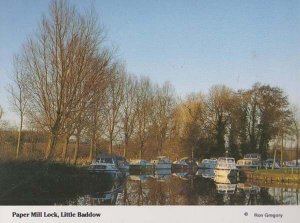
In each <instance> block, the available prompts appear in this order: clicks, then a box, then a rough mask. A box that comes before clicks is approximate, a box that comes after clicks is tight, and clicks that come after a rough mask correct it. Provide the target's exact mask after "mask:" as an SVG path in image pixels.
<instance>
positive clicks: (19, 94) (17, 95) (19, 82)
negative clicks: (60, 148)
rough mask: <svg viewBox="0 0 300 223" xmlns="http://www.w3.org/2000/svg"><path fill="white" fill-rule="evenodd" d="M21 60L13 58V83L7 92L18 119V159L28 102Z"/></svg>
mask: <svg viewBox="0 0 300 223" xmlns="http://www.w3.org/2000/svg"><path fill="white" fill-rule="evenodd" d="M20 60H21V58H19V57H17V56H15V57H14V73H13V76H12V81H13V83H12V84H11V85H9V88H8V92H9V94H10V96H11V100H10V101H11V104H12V106H13V109H14V111H16V112H17V114H18V115H19V118H20V124H19V130H18V141H17V149H16V158H17V159H18V158H19V153H20V150H21V146H22V145H21V141H22V129H23V123H24V116H25V113H26V110H27V103H28V100H29V97H28V94H27V91H26V89H25V88H26V86H27V85H28V84H27V79H26V71H25V70H24V64H23V63H22V61H20Z"/></svg>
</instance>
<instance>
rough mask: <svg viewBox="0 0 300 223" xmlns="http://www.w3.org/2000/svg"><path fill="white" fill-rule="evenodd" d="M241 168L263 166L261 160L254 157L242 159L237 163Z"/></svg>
mask: <svg viewBox="0 0 300 223" xmlns="http://www.w3.org/2000/svg"><path fill="white" fill-rule="evenodd" d="M236 166H237V168H239V169H258V168H261V162H259V161H258V160H254V159H241V160H238V161H237V163H236Z"/></svg>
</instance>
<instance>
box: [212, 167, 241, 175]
mask: <svg viewBox="0 0 300 223" xmlns="http://www.w3.org/2000/svg"><path fill="white" fill-rule="evenodd" d="M214 173H215V175H216V176H237V173H238V169H214Z"/></svg>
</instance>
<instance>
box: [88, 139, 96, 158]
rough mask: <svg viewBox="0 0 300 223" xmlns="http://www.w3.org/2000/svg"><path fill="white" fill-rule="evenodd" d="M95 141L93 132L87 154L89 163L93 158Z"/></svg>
mask: <svg viewBox="0 0 300 223" xmlns="http://www.w3.org/2000/svg"><path fill="white" fill-rule="evenodd" d="M95 141H96V137H95V134H93V136H92V139H91V146H90V154H89V160H88V162H89V163H90V162H92V159H93V155H94V150H95Z"/></svg>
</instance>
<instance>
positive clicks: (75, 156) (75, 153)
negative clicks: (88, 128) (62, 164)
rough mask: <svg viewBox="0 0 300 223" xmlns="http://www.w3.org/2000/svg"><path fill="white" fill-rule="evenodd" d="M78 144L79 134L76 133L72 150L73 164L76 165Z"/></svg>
mask: <svg viewBox="0 0 300 223" xmlns="http://www.w3.org/2000/svg"><path fill="white" fill-rule="evenodd" d="M79 144H80V137H79V135H77V136H76V145H75V150H74V156H73V164H74V165H76V163H77V158H78V150H79Z"/></svg>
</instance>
